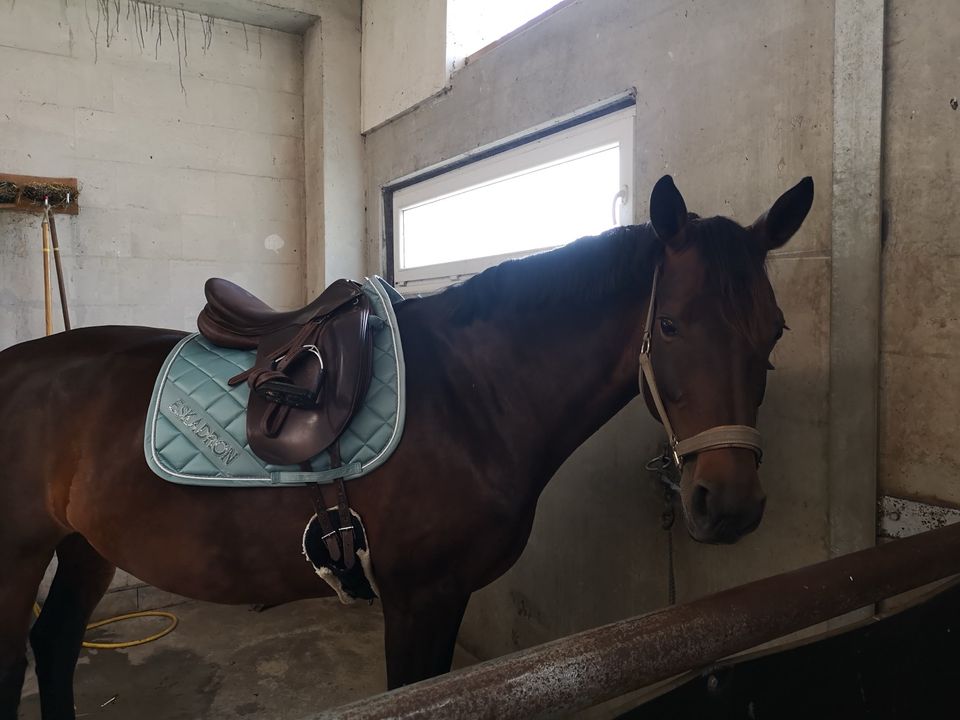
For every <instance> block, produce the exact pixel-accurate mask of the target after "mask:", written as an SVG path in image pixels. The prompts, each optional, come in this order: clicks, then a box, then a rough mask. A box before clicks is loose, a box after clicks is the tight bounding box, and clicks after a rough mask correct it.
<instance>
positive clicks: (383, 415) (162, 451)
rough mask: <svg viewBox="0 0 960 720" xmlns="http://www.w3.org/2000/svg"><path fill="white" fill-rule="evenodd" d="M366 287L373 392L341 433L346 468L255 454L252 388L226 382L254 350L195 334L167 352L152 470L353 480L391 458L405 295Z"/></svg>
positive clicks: (229, 477) (298, 480)
mask: <svg viewBox="0 0 960 720" xmlns="http://www.w3.org/2000/svg"><path fill="white" fill-rule="evenodd" d="M363 291H364V292H365V293H366V294H367V296H368V297H369V298H370V301H371V303H372V306H373V307H372V314H373V315H376V316H377V317H378V318H379V319H380V322H379V323H378V322H377V321H373V322H374V323H375V325H380V323H382V327H380V329H379V330H376V331H375V335H374V341H373V374H372V377H371V379H370V389H369V390H368V391H367V395H366V398H365V399H364V403H363V405H362V407H361V408H360V410H359V411H358V412H357V414H356V415H354V417H353V419H352V420H351V421H350V424H349V425H348V426H347V429H346V430H344V431H343V433H342V434H341V435H340V455H341V457H342V460H343V464H342V465H340V466H339V467H337V468H332V469H331V467H330V457H329V455H328V454H327V453H326V452H324V453H321V454H320V455H317V456H316V457H314V458H313V459H312V460H311V461H310V469H309V470H305V469H301V468H299V467H292V466H279V465H270V464H268V463H265V462H263V461H262V460H260V459H259V458H258V457H257V456H256V455H254V454H253V451H251V450H250V446H249V445H248V444H247V412H246V408H247V397H248V395H249V387H248V386H247V384H246V383H245V382H244V383H240V384H239V385H236V386H234V387H230V386H229V385H227V380H229V379H230V378H231V377H233V376H234V375H236V374H237V373H239V372H241V371H242V370H246V369H247V368H249V367H251V366H252V365H253V363H254V360H255V359H256V351H252V350H234V349H231V348H223V347H217V346H216V345H213V344H212V343H210V342H209V341H208V340H207V339H206V338H204V337H203V336H202V335H200V334H193V335H188V336H187V337H185V338H184V339H183V340H181V341H180V342H179V343H178V344H177V346H176V347H175V348H174V349H173V350H172V351H171V352H170V355H169V356H168V357H167V359H166V362H164V364H163V367H162V368H161V369H160V374H159V376H158V377H157V382H156V384H155V385H154V389H153V397H152V398H151V399H150V407H149V409H148V411H147V422H146V428H145V430H144V441H143V446H144V454H145V455H146V458H147V464H148V465H149V466H150V469H151V470H153V471H154V472H155V473H156V474H157V475H159V476H160V477H162V478H163V479H164V480H169V481H170V482H174V483H179V484H181V485H205V486H217V487H260V486H278V485H306V484H308V483H317V482H319V483H325V482H333V481H334V480H336V479H337V478H341V477H342V478H344V479H349V478H356V477H360V476H361V475H365V474H366V473H369V472H370V471H372V470H373V469H375V468H377V467H379V466H380V465H382V464H383V463H384V462H386V460H387V458H388V457H390V455H391V453H392V452H393V451H394V449H396V447H397V444H398V443H399V442H400V436H401V434H402V433H403V420H404V412H405V403H404V367H403V351H402V349H401V347H400V332H399V328H398V327H397V317H396V315H395V314H394V308H393V306H394V303H397V302H400V301H402V298H401V297H400V295H399V294H398V293H397V292H396V290H394V289H393V288H392V287H391V286H390V285H389V284H388V283H387V282H386V281H385V280H383V279H382V278H379V277H373V278H367V279H366V280H365V281H364V284H363ZM371 329H373V328H371Z"/></svg>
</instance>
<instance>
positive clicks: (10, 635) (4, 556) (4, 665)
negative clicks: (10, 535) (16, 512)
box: [0, 537, 53, 720]
mask: <svg viewBox="0 0 960 720" xmlns="http://www.w3.org/2000/svg"><path fill="white" fill-rule="evenodd" d="M8 542H9V541H7V542H4V539H3V538H2V537H0V572H2V574H3V577H2V579H0V720H16V718H17V707H18V706H19V705H20V692H21V689H22V688H23V675H24V672H25V671H26V668H27V655H26V653H27V633H28V632H29V630H30V616H31V612H32V609H33V601H34V598H35V597H36V596H37V588H38V587H39V586H40V581H41V580H42V579H43V573H44V570H46V568H47V565H48V564H49V562H50V558H51V557H52V555H53V547H52V546H51V547H50V548H49V549H45V550H42V551H41V550H37V549H34V550H32V551H30V552H16V551H15V550H13V549H12V547H11V546H12V542H9V544H8ZM2 545H6V547H3V546H2Z"/></svg>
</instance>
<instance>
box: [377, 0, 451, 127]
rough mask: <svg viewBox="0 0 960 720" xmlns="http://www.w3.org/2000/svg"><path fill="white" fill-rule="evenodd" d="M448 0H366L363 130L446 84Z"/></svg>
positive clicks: (424, 97) (405, 108) (388, 117)
mask: <svg viewBox="0 0 960 720" xmlns="http://www.w3.org/2000/svg"><path fill="white" fill-rule="evenodd" d="M446 51H447V0H405V1H404V2H402V3H398V2H396V0H364V3H363V70H362V73H363V82H362V93H363V100H362V105H361V108H362V109H361V114H362V127H363V130H364V131H367V130H369V129H370V128H373V127H376V126H377V125H379V124H380V123H382V122H385V121H386V120H388V119H390V118H391V117H393V116H395V115H397V114H398V113H401V112H403V111H404V110H407V109H408V108H410V107H412V106H413V105H415V104H416V103H418V102H420V101H421V100H424V99H426V98H428V97H430V96H431V95H433V94H434V93H436V92H438V91H439V90H441V89H443V87H444V85H445V84H446V80H447V73H446Z"/></svg>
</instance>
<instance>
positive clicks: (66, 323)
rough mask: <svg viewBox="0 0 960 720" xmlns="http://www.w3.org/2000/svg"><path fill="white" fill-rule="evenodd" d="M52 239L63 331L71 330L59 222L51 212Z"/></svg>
mask: <svg viewBox="0 0 960 720" xmlns="http://www.w3.org/2000/svg"><path fill="white" fill-rule="evenodd" d="M50 239H51V240H53V263H54V265H55V266H56V268H57V287H58V288H59V289H60V308H61V309H62V310H63V329H64V330H69V329H70V313H69V312H68V311H67V292H66V289H65V288H64V286H63V267H62V266H61V264H60V241H59V240H57V221H56V219H55V218H54V216H53V212H52V211H51V212H50Z"/></svg>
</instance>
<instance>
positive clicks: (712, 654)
mask: <svg viewBox="0 0 960 720" xmlns="http://www.w3.org/2000/svg"><path fill="white" fill-rule="evenodd" d="M957 573H960V524H957V525H952V526H948V527H945V528H942V529H939V530H932V531H930V532H926V533H923V534H921V535H916V536H914V537H911V538H907V539H905V540H898V541H896V542H892V543H888V544H886V545H881V546H879V547H874V548H870V549H868V550H862V551H860V552H855V553H851V554H849V555H844V556H842V557H839V558H835V559H833V560H828V561H826V562H822V563H818V564H816V565H809V566H807V567H805V568H802V569H800V570H794V571H792V572H788V573H783V574H781V575H774V576H773V577H769V578H765V579H763V580H757V581H755V582H751V583H747V584H746V585H740V586H738V587H735V588H731V589H730V590H725V591H723V592H719V593H716V594H715V595H710V596H708V597H705V598H701V599H700V600H695V601H693V602H690V603H686V604H684V605H678V606H674V607H671V608H667V609H665V610H661V611H658V612H654V613H651V614H648V615H642V616H639V617H635V618H631V619H629V620H622V621H620V622H615V623H612V624H610V625H604V626H602V627H598V628H594V629H592V630H587V631H585V632H581V633H578V634H576V635H570V636H568V637H565V638H561V639H559V640H555V641H553V642H550V643H546V644H544V645H540V646H537V647H534V648H530V649H529V650H524V651H521V652H518V653H514V654H512V655H507V656H504V657H501V658H497V659H494V660H490V661H487V662H483V663H480V664H478V665H474V666H472V667H469V668H465V669H463V670H459V671H457V672H454V673H450V674H448V675H442V676H440V677H438V678H434V679H432V680H426V681H424V682H419V683H416V684H414V685H410V686H407V687H404V688H401V689H399V690H395V691H393V692H388V693H384V694H382V695H377V696H375V697H372V698H369V699H366V700H360V701H358V702H355V703H351V704H349V705H344V706H342V707H339V708H335V709H333V710H329V711H327V712H325V713H322V714H321V715H319V717H320V718H341V719H342V720H368V719H371V718H388V717H389V718H404V719H413V718H435V717H443V718H467V717H469V718H498V719H499V720H505V719H507V718H540V717H555V716H558V715H564V714H567V713H570V712H572V711H574V710H578V709H582V708H585V707H590V706H591V705H595V704H597V703H600V702H603V701H605V700H609V699H611V698H615V697H618V696H620V695H623V694H625V693H628V692H631V691H633V690H637V689H639V688H642V687H645V686H647V685H650V684H652V683H655V682H657V681H659V680H663V679H665V678H669V677H672V676H673V675H676V674H678V673H681V672H685V671H688V670H692V669H695V668H699V667H702V666H704V665H708V664H710V663H712V662H715V661H717V660H720V659H722V658H724V657H727V656H729V655H732V654H734V653H738V652H741V651H743V650H747V649H749V648H751V647H754V646H756V645H759V644H761V643H764V642H768V641H770V640H774V639H776V638H778V637H782V636H783V635H787V634H789V633H792V632H795V631H797V630H802V629H803V628H806V627H810V626H811V625H816V624H817V623H820V622H823V621H825V620H829V619H831V618H834V617H838V616H840V615H843V614H845V613H847V612H850V611H852V610H856V609H858V608H862V607H865V606H867V605H870V604H872V603H875V602H878V601H880V600H882V599H884V598H888V597H891V596H893V595H896V594H898V593H901V592H905V591H907V590H911V589H913V588H916V587H920V586H921V585H925V584H926V583H930V582H933V581H935V580H939V579H941V578H944V577H947V576H949V575H954V574H957Z"/></svg>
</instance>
